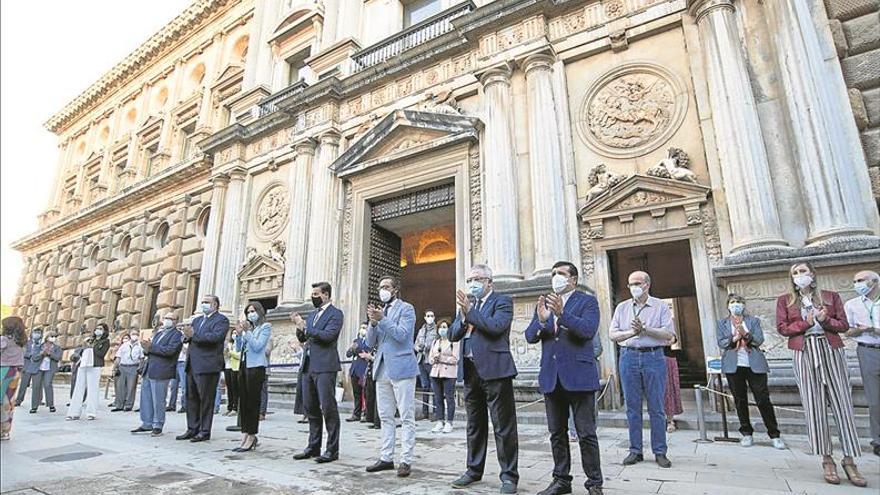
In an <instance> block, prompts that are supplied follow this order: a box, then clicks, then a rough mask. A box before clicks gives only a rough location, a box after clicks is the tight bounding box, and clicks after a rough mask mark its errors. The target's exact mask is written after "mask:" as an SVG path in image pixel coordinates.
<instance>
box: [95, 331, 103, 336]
mask: <svg viewBox="0 0 880 495" xmlns="http://www.w3.org/2000/svg"><path fill="white" fill-rule="evenodd" d="M101 335H104V331H103V330H95V336H96V337H100V336H101Z"/></svg>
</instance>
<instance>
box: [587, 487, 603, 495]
mask: <svg viewBox="0 0 880 495" xmlns="http://www.w3.org/2000/svg"><path fill="white" fill-rule="evenodd" d="M585 488H587V495H605V492H603V491H602V487H601V486H597V485H594V486H591V487H585Z"/></svg>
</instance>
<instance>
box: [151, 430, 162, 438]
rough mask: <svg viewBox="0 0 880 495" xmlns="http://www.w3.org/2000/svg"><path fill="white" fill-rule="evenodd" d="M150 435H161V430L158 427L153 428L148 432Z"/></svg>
mask: <svg viewBox="0 0 880 495" xmlns="http://www.w3.org/2000/svg"><path fill="white" fill-rule="evenodd" d="M150 436H151V437H161V436H162V430H160V429H159V428H153V431H152V432H151V433H150Z"/></svg>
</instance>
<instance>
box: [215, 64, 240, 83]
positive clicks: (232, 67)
mask: <svg viewBox="0 0 880 495" xmlns="http://www.w3.org/2000/svg"><path fill="white" fill-rule="evenodd" d="M242 72H244V68H243V67H242V66H241V65H239V64H229V65H227V66H226V68H225V69H223V72H221V73H220V77H218V78H217V82H216V83H214V86H213V87H215V88H216V87H217V86H220V85H222V84H223V83H224V82H226V81H228V80H229V79H234V78H235V77H238V76H239V75H241V73H242Z"/></svg>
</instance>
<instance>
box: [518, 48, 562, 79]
mask: <svg viewBox="0 0 880 495" xmlns="http://www.w3.org/2000/svg"><path fill="white" fill-rule="evenodd" d="M554 63H556V54H554V53H552V52H549V51H541V52H538V53H532V54H530V55H527V56H526V57H525V58H523V59H522V62H520V64H519V65H520V67H522V69H523V72H525V74H526V77H528V76H529V73H530V72H532V71H535V70H545V71H552V70H553V64H554Z"/></svg>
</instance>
